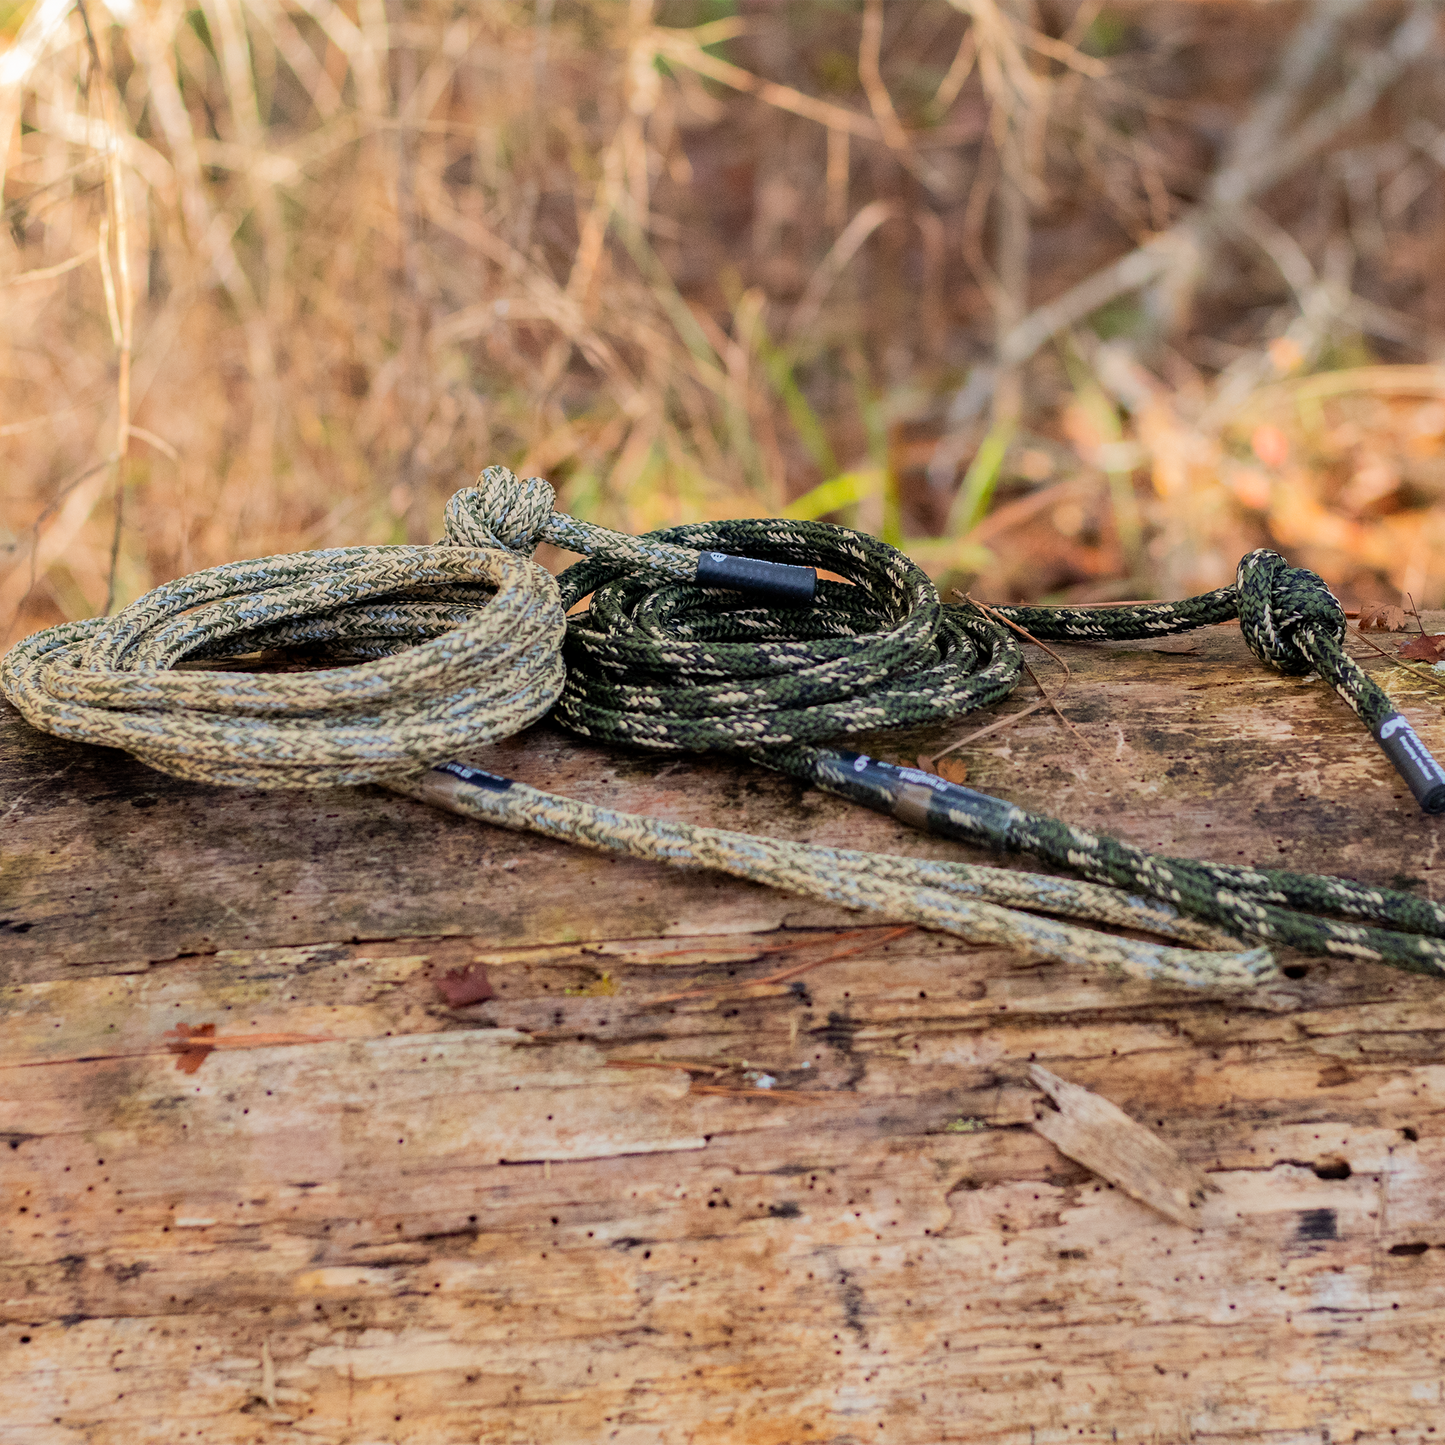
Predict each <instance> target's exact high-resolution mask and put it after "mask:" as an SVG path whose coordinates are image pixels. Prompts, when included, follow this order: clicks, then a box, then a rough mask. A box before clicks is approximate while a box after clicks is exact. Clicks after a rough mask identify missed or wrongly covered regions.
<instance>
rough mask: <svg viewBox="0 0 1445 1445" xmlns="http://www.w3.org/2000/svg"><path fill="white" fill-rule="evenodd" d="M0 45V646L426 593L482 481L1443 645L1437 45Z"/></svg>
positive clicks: (608, 508)
mask: <svg viewBox="0 0 1445 1445" xmlns="http://www.w3.org/2000/svg"><path fill="white" fill-rule="evenodd" d="M1411 27H1413V29H1412V28H1411ZM0 32H3V35H4V46H5V48H4V49H3V51H0V133H3V139H0V164H3V167H4V173H3V202H4V206H5V218H6V221H7V226H6V228H5V231H4V233H3V234H0V251H3V255H0V376H3V396H4V410H3V415H0V449H3V452H0V464H3V467H4V477H5V482H4V488H3V512H0V627H8V628H9V635H10V636H12V637H13V636H15V635H17V634H18V633H19V632H22V631H28V630H30V629H32V628H34V627H36V626H40V625H43V624H45V623H47V622H50V621H54V620H56V619H57V618H59V617H75V616H84V615H90V614H93V613H95V612H98V611H102V610H104V609H106V608H107V607H112V606H114V605H116V604H118V603H123V602H125V601H127V600H129V599H130V598H132V597H134V596H135V595H137V594H138V593H139V592H140V591H142V590H144V589H145V588H146V587H148V586H151V585H153V584H154V583H156V582H158V581H160V580H163V579H165V578H167V577H171V576H174V575H177V574H178V573H181V572H184V571H187V570H190V569H193V568H196V567H200V566H204V565H208V564H211V563H214V562H218V561H221V560H225V559H228V558H231V557H236V556H242V555H256V554H260V553H265V552H270V551H277V550H286V549H292V548H298V547H315V546H329V545H338V544H344V543H354V542H387V541H399V540H408V539H410V540H426V539H430V538H432V537H434V536H435V535H437V534H438V532H439V526H440V514H441V507H442V504H443V502H444V501H445V498H446V497H447V496H448V495H449V494H450V493H451V492H452V491H453V490H454V489H455V488H456V487H457V486H458V485H461V484H464V483H465V482H466V481H468V480H469V479H470V478H471V477H472V476H473V475H474V474H475V472H476V471H477V470H478V468H479V467H480V466H481V465H483V464H486V463H488V462H492V461H505V462H507V463H509V464H510V465H512V466H514V467H515V468H517V469H518V470H520V471H523V472H540V473H543V474H546V475H548V476H549V477H551V478H552V479H553V480H554V481H555V483H556V484H557V485H558V488H559V491H560V493H561V495H562V498H563V502H564V504H565V505H566V506H567V507H568V508H570V509H572V510H574V511H576V512H578V513H579V514H581V515H585V516H588V517H592V518H596V519H598V520H602V521H606V522H609V523H611V524H613V525H617V526H620V527H623V528H626V529H629V530H643V529H647V528H650V527H654V526H658V525H663V524H668V523H672V522H677V521H684V520H692V519H698V518H706V517H717V516H728V515H750V514H760V513H770V512H779V511H784V510H787V511H789V512H790V513H791V514H793V515H801V516H830V517H834V518H836V519H839V520H843V521H847V522H849V523H850V524H852V525H859V526H863V527H866V528H868V529H870V530H873V531H875V532H878V533H879V534H880V535H883V536H885V537H886V538H887V539H888V540H890V541H894V542H897V543H899V544H901V545H904V546H906V547H908V548H909V549H910V550H912V551H913V552H914V553H915V554H916V555H917V556H919V558H920V559H921V560H922V561H924V563H925V564H926V565H927V566H929V567H930V568H931V569H932V570H934V571H935V572H937V573H939V574H944V573H948V572H965V573H973V574H981V578H980V585H981V586H982V587H983V588H984V589H985V590H986V591H992V592H993V593H994V595H998V596H1003V595H1009V596H1038V595H1043V594H1049V595H1054V594H1057V595H1070V596H1078V597H1107V596H1109V595H1124V594H1125V593H1129V594H1138V593H1142V592H1145V591H1161V592H1165V593H1169V592H1179V591H1183V590H1190V589H1192V588H1195V587H1198V586H1205V585H1213V584H1215V583H1217V582H1218V581H1220V580H1223V579H1224V578H1225V577H1227V576H1228V575H1229V573H1230V571H1231V569H1232V565H1233V561H1234V559H1235V558H1236V557H1237V556H1238V554H1239V552H1240V551H1242V550H1243V549H1244V548H1246V547H1247V546H1250V545H1254V544H1256V543H1257V542H1260V541H1273V542H1275V543H1276V544H1277V545H1282V546H1284V547H1285V548H1286V549H1287V550H1290V551H1291V552H1292V553H1293V554H1294V555H1296V556H1298V557H1299V558H1300V559H1301V560H1303V561H1306V562H1309V563H1311V564H1312V565H1316V566H1319V567H1320V568H1321V569H1322V570H1323V571H1324V572H1325V574H1326V576H1328V577H1329V578H1330V579H1331V580H1332V581H1333V582H1336V583H1337V584H1339V585H1341V586H1343V587H1344V588H1346V590H1353V591H1355V592H1357V593H1358V592H1363V593H1369V592H1370V591H1371V589H1374V590H1375V591H1377V592H1378V591H1382V590H1383V589H1386V588H1389V587H1394V588H1398V589H1401V590H1409V591H1412V592H1413V593H1414V596H1415V597H1416V599H1417V600H1418V601H1419V602H1420V603H1421V604H1422V605H1430V604H1434V603H1437V602H1439V601H1441V600H1442V599H1445V566H1442V565H1439V564H1438V562H1437V561H1436V559H1437V558H1438V557H1439V555H1440V551H1441V549H1440V545H1439V544H1440V543H1441V541H1442V540H1445V538H1442V535H1441V532H1442V526H1445V522H1442V517H1445V512H1442V510H1441V508H1440V506H1439V505H1438V499H1439V498H1440V496H1441V494H1442V493H1445V410H1442V407H1441V400H1442V398H1445V374H1442V373H1441V371H1440V370H1439V368H1437V367H1435V366H1434V365H1433V364H1432V363H1433V362H1434V359H1435V358H1436V357H1437V356H1438V355H1440V354H1441V352H1440V334H1441V327H1442V325H1445V285H1442V268H1440V266H1439V264H1438V259H1439V254H1438V236H1439V234H1440V222H1441V220H1442V216H1441V211H1442V201H1441V188H1440V165H1441V162H1442V161H1445V133H1442V131H1441V130H1440V129H1439V127H1438V124H1437V122H1438V121H1439V120H1442V119H1445V96H1442V95H1441V93H1440V87H1441V81H1440V75H1441V71H1440V67H1439V66H1438V63H1435V64H1432V63H1431V62H1432V61H1435V62H1438V58H1439V54H1438V51H1439V40H1438V36H1437V34H1436V21H1435V18H1434V14H1433V11H1431V10H1430V7H1428V6H1417V7H1415V8H1414V9H1411V8H1410V7H1408V6H1402V5H1396V4H1383V5H1371V4H1368V3H1363V0H1317V3H1314V4H1310V5H1304V6H1300V5H1288V6H1286V5H1280V6H1268V7H1262V8H1261V7H1255V6H1252V5H1239V6H1231V5H1199V4H1158V5H1149V6H1143V7H1140V6H1132V7H1131V6H1128V5H1126V6H1123V7H1120V8H1118V9H1116V10H1105V9H1103V8H1101V6H1100V5H1098V4H1097V3H1086V4H1082V5H1081V4H1077V3H1075V0H1060V3H1058V4H1054V5H1052V6H1050V5H1045V4H1044V3H1042V0H1039V3H1033V0H952V3H947V0H906V3H905V0H889V3H887V4H885V3H883V0H861V3H842V0H837V3H826V0H794V3H789V4H783V5H777V4H764V3H755V4H742V5H738V6H733V5H730V4H722V3H704V0H665V3H662V4H660V5H656V6H655V5H654V3H653V0H627V3H624V0H536V3H534V4H529V5H524V4H520V3H505V0H490V3H487V4H485V5H473V6H466V7H460V8H458V7H453V6H449V5H443V4H440V3H435V0H414V3H412V0H347V3H344V4H339V3H335V0H204V3H202V4H200V5H199V6H198V7H194V8H191V7H187V6H183V5H181V4H179V3H175V0H154V3H125V0H112V3H110V4H109V5H103V4H102V3H101V0H87V3H86V4H77V3H73V0H32V3H25V4H21V5H18V6H10V7H9V8H6V7H5V6H3V5H0ZM1361 77H1363V81H1362V80H1361ZM1382 363H1395V364H1396V365H1395V366H1393V367H1392V366H1389V365H1385V366H1383V367H1382V365H1381V364H1382ZM1406 364H1408V365H1406ZM1360 367H1366V368H1367V369H1365V370H1359V369H1358V368H1360ZM1321 373H1323V374H1324V375H1327V376H1332V377H1335V378H1336V379H1335V381H1334V382H1325V381H1323V380H1322V377H1321V375H1320V374H1321Z"/></svg>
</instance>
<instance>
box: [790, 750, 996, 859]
mask: <svg viewBox="0 0 1445 1445" xmlns="http://www.w3.org/2000/svg"><path fill="white" fill-rule="evenodd" d="M816 768H817V772H816V776H817V780H818V783H819V785H820V786H821V787H824V788H826V789H827V790H828V791H829V792H832V793H841V794H842V795H843V796H844V797H845V798H851V799H852V800H853V801H854V802H856V803H862V804H864V805H865V806H866V807H869V808H873V809H875V810H876V811H878V812H880V813H889V814H891V815H892V816H893V817H895V818H897V819H898V820H899V821H900V822H903V823H907V824H908V825H909V826H910V827H913V828H922V829H924V830H925V831H927V832H931V833H943V834H945V835H946V836H949V837H954V836H957V835H958V834H959V832H960V831H963V832H965V833H968V834H972V835H975V836H976V835H980V834H981V835H982V836H984V837H985V838H988V839H990V840H1001V839H1002V838H1003V837H1004V836H1005V835H1006V834H1007V832H1008V829H1009V827H1010V826H1011V825H1012V823H1013V822H1014V817H1015V813H1016V811H1017V810H1016V809H1015V808H1014V806H1013V804H1011V803H1005V802H1003V801H1002V800H1001V799H999V798H991V797H989V795H988V794H987V793H976V792H974V791H973V789H972V788H964V787H960V786H959V785H958V784H957V783H950V782H948V781H947V779H945V778H940V777H938V776H936V775H935V774H933V773H925V772H924V771H923V769H922V768H904V767H899V766H898V765H897V764H895V763H885V762H882V761H880V760H879V759H878V758H870V757H869V756H868V755H867V754H866V753H850V752H843V751H841V750H839V751H837V752H834V751H832V750H831V749H830V750H829V751H827V752H825V753H823V754H821V756H820V757H819V759H818V762H817V764H816Z"/></svg>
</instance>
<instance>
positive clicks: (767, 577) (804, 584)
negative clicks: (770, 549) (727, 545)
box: [697, 552, 818, 607]
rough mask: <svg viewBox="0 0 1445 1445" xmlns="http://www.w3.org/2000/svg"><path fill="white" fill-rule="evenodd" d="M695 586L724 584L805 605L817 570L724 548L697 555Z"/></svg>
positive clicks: (761, 596) (750, 593)
mask: <svg viewBox="0 0 1445 1445" xmlns="http://www.w3.org/2000/svg"><path fill="white" fill-rule="evenodd" d="M697 585H698V586H699V587H726V588H727V589H728V590H729V591H731V592H742V593H744V594H745V595H746V596H749V597H756V598H758V599H759V600H760V601H764V602H774V603H779V604H781V605H783V606H790V607H806V606H808V605H809V604H810V603H811V602H812V600H813V594H814V591H815V590H816V588H817V585H818V574H817V572H815V571H814V570H813V568H811V567H794V566H792V565H791V564H789V563H787V562H760V561H758V560H757V559H756V558H753V557H729V556H728V554H727V553H726V552H702V553H699V554H698V559H697Z"/></svg>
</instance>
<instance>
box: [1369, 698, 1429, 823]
mask: <svg viewBox="0 0 1445 1445" xmlns="http://www.w3.org/2000/svg"><path fill="white" fill-rule="evenodd" d="M1375 741H1376V742H1377V743H1379V745H1380V751H1381V752H1382V753H1384V755H1385V756H1386V757H1387V758H1389V760H1390V761H1391V763H1393V764H1394V767H1395V771H1396V772H1397V773H1399V775H1400V776H1401V777H1402V778H1404V780H1405V782H1406V783H1407V784H1408V785H1409V788H1410V791H1411V792H1412V793H1414V795H1415V800H1416V802H1418V803H1419V804H1420V808H1421V810H1422V811H1423V812H1426V813H1445V768H1442V767H1441V766H1440V764H1439V763H1437V762H1436V761H1435V759H1434V758H1433V757H1432V756H1431V754H1430V750H1429V748H1427V747H1426V746H1425V744H1424V743H1422V742H1421V741H1420V738H1419V735H1418V734H1417V733H1416V731H1415V729H1414V728H1412V727H1411V726H1410V724H1409V723H1408V722H1407V721H1406V720H1405V718H1404V717H1403V716H1402V715H1401V714H1400V713H1391V714H1390V716H1389V717H1387V718H1386V719H1385V720H1384V721H1383V722H1382V723H1381V724H1380V725H1379V727H1378V728H1376V729H1375Z"/></svg>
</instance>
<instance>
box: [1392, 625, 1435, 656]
mask: <svg viewBox="0 0 1445 1445" xmlns="http://www.w3.org/2000/svg"><path fill="white" fill-rule="evenodd" d="M1395 655H1396V656H1397V657H1405V658H1408V659H1409V660H1410V661H1411V662H1440V661H1441V660H1442V659H1445V632H1437V633H1434V634H1431V633H1422V634H1421V635H1420V636H1419V637H1412V638H1411V639H1410V641H1409V642H1406V643H1402V644H1401V646H1400V650H1399V652H1398V653H1396V654H1395Z"/></svg>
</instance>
